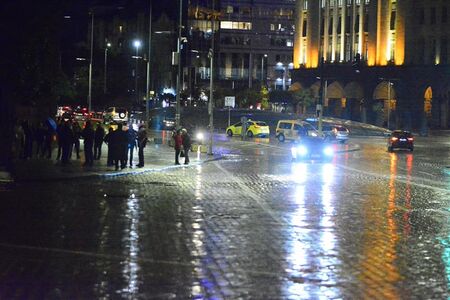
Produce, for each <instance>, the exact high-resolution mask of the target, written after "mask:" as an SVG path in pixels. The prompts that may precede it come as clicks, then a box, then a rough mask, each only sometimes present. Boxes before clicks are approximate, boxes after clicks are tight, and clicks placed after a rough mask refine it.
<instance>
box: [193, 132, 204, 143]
mask: <svg viewBox="0 0 450 300" xmlns="http://www.w3.org/2000/svg"><path fill="white" fill-rule="evenodd" d="M195 137H196V138H197V140H200V141H201V140H203V138H204V135H203V133H202V132H198V133H197V135H196V136H195Z"/></svg>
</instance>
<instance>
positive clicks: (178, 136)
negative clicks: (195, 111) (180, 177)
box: [173, 130, 183, 165]
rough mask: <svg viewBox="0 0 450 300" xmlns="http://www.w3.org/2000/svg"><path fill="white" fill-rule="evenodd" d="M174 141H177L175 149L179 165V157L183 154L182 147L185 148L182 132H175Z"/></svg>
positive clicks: (176, 162)
mask: <svg viewBox="0 0 450 300" xmlns="http://www.w3.org/2000/svg"><path fill="white" fill-rule="evenodd" d="M173 139H174V141H175V144H174V148H175V164H176V165H179V164H180V161H179V157H180V153H181V147H182V146H183V138H182V137H181V130H177V131H174V134H173Z"/></svg>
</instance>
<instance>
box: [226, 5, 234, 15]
mask: <svg viewBox="0 0 450 300" xmlns="http://www.w3.org/2000/svg"><path fill="white" fill-rule="evenodd" d="M226 12H227V14H232V13H233V6H231V5H228V6H227V9H226Z"/></svg>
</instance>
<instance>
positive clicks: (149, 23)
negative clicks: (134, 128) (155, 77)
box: [145, 0, 153, 128]
mask: <svg viewBox="0 0 450 300" xmlns="http://www.w3.org/2000/svg"><path fill="white" fill-rule="evenodd" d="M152 3H153V0H150V10H149V13H148V19H149V20H148V58H147V81H146V85H145V99H146V102H145V122H146V123H147V122H148V118H149V115H150V112H149V104H150V102H149V101H150V59H151V57H152ZM148 127H149V126H147V128H148Z"/></svg>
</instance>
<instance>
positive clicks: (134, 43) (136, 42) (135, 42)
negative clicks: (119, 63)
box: [133, 40, 141, 48]
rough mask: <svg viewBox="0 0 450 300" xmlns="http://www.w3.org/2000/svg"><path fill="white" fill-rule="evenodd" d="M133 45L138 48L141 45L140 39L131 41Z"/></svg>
mask: <svg viewBox="0 0 450 300" xmlns="http://www.w3.org/2000/svg"><path fill="white" fill-rule="evenodd" d="M133 45H134V47H135V48H140V47H141V41H139V40H135V41H134V42H133Z"/></svg>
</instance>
